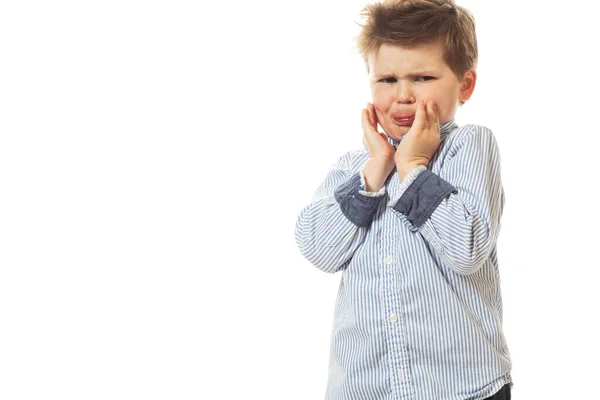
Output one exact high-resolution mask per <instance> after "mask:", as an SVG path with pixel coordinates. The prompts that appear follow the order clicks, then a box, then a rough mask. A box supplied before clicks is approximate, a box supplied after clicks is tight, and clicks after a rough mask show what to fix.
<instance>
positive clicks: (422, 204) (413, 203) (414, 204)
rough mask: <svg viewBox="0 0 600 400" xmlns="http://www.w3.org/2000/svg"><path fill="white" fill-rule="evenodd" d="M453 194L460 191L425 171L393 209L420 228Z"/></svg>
mask: <svg viewBox="0 0 600 400" xmlns="http://www.w3.org/2000/svg"><path fill="white" fill-rule="evenodd" d="M451 193H454V194H456V193H458V191H457V190H456V189H455V188H454V186H452V185H451V184H450V183H448V182H446V181H445V180H443V179H442V178H440V177H439V176H438V175H436V174H434V173H433V172H431V171H429V170H425V171H422V172H421V173H420V174H419V176H418V177H417V178H416V179H415V180H414V182H413V183H412V184H411V185H410V186H409V187H408V188H407V189H406V191H405V192H404V194H403V195H402V196H401V197H400V199H399V200H398V201H397V202H396V204H395V205H394V206H393V208H394V209H395V210H396V211H398V212H400V213H402V214H404V215H405V216H406V219H407V220H408V221H409V222H410V223H411V224H412V225H414V226H415V227H417V228H419V227H420V226H421V225H423V224H424V223H425V221H427V219H428V218H429V217H430V216H431V214H433V212H434V211H435V209H436V208H437V207H438V206H439V205H440V203H441V202H442V200H444V199H445V198H446V197H448V196H449V195H450V194H451Z"/></svg>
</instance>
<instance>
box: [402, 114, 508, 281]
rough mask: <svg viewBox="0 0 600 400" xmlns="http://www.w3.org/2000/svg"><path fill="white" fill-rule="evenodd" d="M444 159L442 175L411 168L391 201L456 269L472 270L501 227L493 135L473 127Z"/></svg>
mask: <svg viewBox="0 0 600 400" xmlns="http://www.w3.org/2000/svg"><path fill="white" fill-rule="evenodd" d="M450 153H452V154H453V155H451V156H449V157H448V158H447V159H446V160H445V161H444V166H443V167H442V171H441V174H443V176H444V178H442V177H440V176H438V175H436V174H434V173H433V172H431V171H429V170H428V169H427V168H426V167H424V166H420V167H417V168H414V169H413V170H412V171H411V172H410V173H409V174H408V175H407V176H406V177H405V179H404V181H402V183H401V185H400V191H399V193H398V195H397V197H396V199H397V200H396V199H393V200H392V201H390V205H391V206H392V207H393V209H394V210H395V212H396V213H397V214H398V215H399V216H400V218H402V220H403V221H404V222H405V223H406V224H407V225H408V227H409V228H410V229H411V230H412V231H418V232H419V233H420V234H421V235H422V236H423V237H424V238H425V239H426V240H427V241H428V242H429V243H430V244H431V245H432V247H433V249H434V250H435V251H436V253H437V254H438V255H439V256H440V257H441V258H442V259H443V260H444V261H445V262H446V263H447V265H448V266H449V267H450V268H451V269H452V270H453V271H454V272H456V273H458V274H461V275H468V274H472V273H474V272H476V271H477V270H478V269H479V268H480V267H481V265H482V264H483V263H484V261H485V260H486V259H487V258H488V256H489V253H490V251H491V250H492V248H493V246H494V245H495V243H496V239H497V237H498V233H499V230H500V218H501V216H502V209H503V206H504V192H503V188H502V183H501V176H500V153H499V150H498V145H497V142H496V139H495V137H494V134H493V133H492V131H491V130H489V129H488V128H485V127H481V126H474V128H473V130H472V131H471V132H468V133H467V134H466V135H465V137H463V138H462V139H461V140H460V142H459V143H458V145H457V148H456V149H451V150H450Z"/></svg>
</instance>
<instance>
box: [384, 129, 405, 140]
mask: <svg viewBox="0 0 600 400" xmlns="http://www.w3.org/2000/svg"><path fill="white" fill-rule="evenodd" d="M410 128H411V127H410V126H395V127H394V129H393V130H392V131H391V132H388V131H387V130H386V131H385V133H386V135H388V136H390V137H391V138H394V139H396V140H398V141H400V140H402V137H403V136H404V135H406V134H407V133H408V131H409V130H410Z"/></svg>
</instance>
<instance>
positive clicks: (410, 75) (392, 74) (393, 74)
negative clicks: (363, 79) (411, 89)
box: [373, 70, 437, 79]
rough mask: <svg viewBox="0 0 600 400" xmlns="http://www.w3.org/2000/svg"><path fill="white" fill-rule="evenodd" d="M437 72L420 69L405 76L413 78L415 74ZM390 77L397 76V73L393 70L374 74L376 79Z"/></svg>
mask: <svg viewBox="0 0 600 400" xmlns="http://www.w3.org/2000/svg"><path fill="white" fill-rule="evenodd" d="M435 74H437V72H434V71H429V70H419V71H415V72H413V73H410V74H408V75H406V76H405V77H407V78H411V77H414V76H421V75H435ZM389 77H396V74H395V73H393V72H390V73H378V74H374V75H373V78H374V79H381V78H389Z"/></svg>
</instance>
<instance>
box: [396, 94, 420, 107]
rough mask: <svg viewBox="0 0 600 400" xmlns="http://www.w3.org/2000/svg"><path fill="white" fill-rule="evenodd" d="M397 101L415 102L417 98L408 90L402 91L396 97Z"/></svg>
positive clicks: (403, 102) (404, 102)
mask: <svg viewBox="0 0 600 400" xmlns="http://www.w3.org/2000/svg"><path fill="white" fill-rule="evenodd" d="M396 101H397V102H398V103H402V104H413V103H414V102H415V101H416V99H415V96H413V95H412V94H409V93H407V92H400V93H399V94H398V96H397V97H396Z"/></svg>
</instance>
